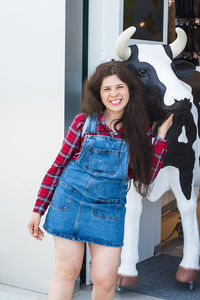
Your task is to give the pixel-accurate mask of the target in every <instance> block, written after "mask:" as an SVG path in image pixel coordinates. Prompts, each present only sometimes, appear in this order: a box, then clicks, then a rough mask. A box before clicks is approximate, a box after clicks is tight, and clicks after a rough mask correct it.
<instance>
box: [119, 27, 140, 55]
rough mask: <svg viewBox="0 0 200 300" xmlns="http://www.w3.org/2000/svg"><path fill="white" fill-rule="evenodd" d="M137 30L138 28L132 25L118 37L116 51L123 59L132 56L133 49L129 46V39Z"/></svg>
mask: <svg viewBox="0 0 200 300" xmlns="http://www.w3.org/2000/svg"><path fill="white" fill-rule="evenodd" d="M135 31H136V28H135V27H134V26H131V27H129V28H127V29H126V30H124V31H123V32H122V33H121V34H120V35H119V36H118V38H117V41H116V44H115V52H116V54H117V56H118V57H120V58H121V59H122V60H127V59H129V57H130V56H131V49H130V47H128V41H129V39H130V37H131V36H132V35H133V34H134V33H135Z"/></svg>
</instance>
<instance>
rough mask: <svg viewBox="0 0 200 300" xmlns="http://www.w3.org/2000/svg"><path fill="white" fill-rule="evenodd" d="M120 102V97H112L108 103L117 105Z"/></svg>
mask: <svg viewBox="0 0 200 300" xmlns="http://www.w3.org/2000/svg"><path fill="white" fill-rule="evenodd" d="M121 102H122V99H113V100H110V103H111V104H112V105H114V106H118V105H119V104H121Z"/></svg>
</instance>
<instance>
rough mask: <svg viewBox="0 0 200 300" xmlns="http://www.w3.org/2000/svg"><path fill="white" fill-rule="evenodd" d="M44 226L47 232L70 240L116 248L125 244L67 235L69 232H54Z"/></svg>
mask: <svg viewBox="0 0 200 300" xmlns="http://www.w3.org/2000/svg"><path fill="white" fill-rule="evenodd" d="M43 228H44V230H45V231H46V232H48V233H49V234H51V235H55V236H59V237H62V238H65V239H68V240H72V241H78V242H85V243H91V244H97V245H101V246H107V247H115V248H121V247H122V246H123V245H124V244H123V243H120V244H111V243H109V242H105V241H97V240H91V239H88V238H83V237H75V236H72V235H67V234H63V233H58V232H54V231H52V230H51V229H49V228H48V227H46V225H43Z"/></svg>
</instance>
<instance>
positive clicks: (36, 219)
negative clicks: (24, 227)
mask: <svg viewBox="0 0 200 300" xmlns="http://www.w3.org/2000/svg"><path fill="white" fill-rule="evenodd" d="M40 221H41V215H40V214H38V213H36V212H33V214H32V217H31V219H30V221H29V223H28V230H29V233H30V235H32V237H34V239H36V240H38V241H41V240H42V239H43V237H44V232H43V231H42V230H41V229H40V227H39V225H40Z"/></svg>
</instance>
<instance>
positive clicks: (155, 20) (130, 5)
mask: <svg viewBox="0 0 200 300" xmlns="http://www.w3.org/2000/svg"><path fill="white" fill-rule="evenodd" d="M163 16H164V0H148V1H147V0H124V24H123V25H124V29H126V28H128V27H130V26H135V27H136V28H137V30H136V32H135V34H134V39H137V40H147V41H155V42H162V41H163Z"/></svg>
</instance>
